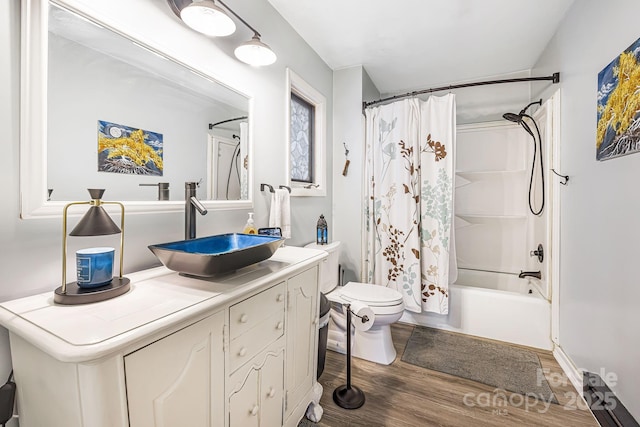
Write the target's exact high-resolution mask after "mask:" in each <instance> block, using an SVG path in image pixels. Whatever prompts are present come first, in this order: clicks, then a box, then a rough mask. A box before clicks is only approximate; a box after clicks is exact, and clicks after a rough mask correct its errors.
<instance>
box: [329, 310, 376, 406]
mask: <svg viewBox="0 0 640 427" xmlns="http://www.w3.org/2000/svg"><path fill="white" fill-rule="evenodd" d="M345 308H346V310H347V384H346V385H341V386H340V387H338V388H336V389H335V390H334V391H333V401H334V402H336V405H338V406H339V407H341V408H344V409H358V408H359V407H361V406H362V405H364V400H365V399H364V392H363V391H362V390H360V389H359V388H358V387H356V386H354V385H351V315H352V314H353V315H354V316H356V317H359V318H360V319H361V320H362V323H366V322H368V321H369V318H368V317H367V316H358V315H357V314H355V313H352V312H351V304H345Z"/></svg>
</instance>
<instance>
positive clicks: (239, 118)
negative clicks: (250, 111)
mask: <svg viewBox="0 0 640 427" xmlns="http://www.w3.org/2000/svg"><path fill="white" fill-rule="evenodd" d="M244 119H248V117H247V116H240V117H234V118H233V119H229V120H223V121H221V122H217V123H213V124H211V123H209V130H211V129H213V128H214V127H216V126H218V125H221V124H223V123H229V122H235V121H236V120H244Z"/></svg>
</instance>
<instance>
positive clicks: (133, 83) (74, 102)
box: [46, 4, 250, 201]
mask: <svg viewBox="0 0 640 427" xmlns="http://www.w3.org/2000/svg"><path fill="white" fill-rule="evenodd" d="M48 47H49V49H48V76H47V78H48V87H47V107H48V108H47V115H48V116H47V129H46V134H47V146H46V148H47V173H46V185H47V188H48V194H49V200H51V201H67V200H84V199H85V198H86V191H87V190H86V189H87V188H106V189H107V190H108V192H109V197H110V199H113V200H121V201H153V200H171V201H178V200H184V183H185V182H187V181H192V182H198V183H199V188H198V193H197V197H198V198H199V199H202V200H246V199H247V198H248V191H247V187H248V178H249V174H248V163H249V162H248V153H249V152H250V150H249V146H248V133H249V132H248V100H247V98H245V97H244V96H242V95H240V94H238V93H236V92H235V91H232V90H230V89H228V88H226V87H224V86H222V85H220V84H218V83H216V82H214V81H212V80H211V79H209V78H207V77H205V76H204V75H202V74H200V73H198V72H195V71H194V70H192V69H190V68H188V67H185V66H184V65H183V64H179V63H177V62H175V61H173V60H171V59H169V58H167V57H165V56H162V55H160V54H158V53H156V52H153V51H151V50H149V49H147V48H145V47H143V46H142V45H141V44H139V43H136V42H134V41H132V40H130V39H129V38H126V37H124V36H122V35H120V34H117V33H116V32H114V31H111V30H109V29H106V28H104V27H102V26H100V25H98V24H96V23H94V22H92V21H89V20H87V19H85V18H83V17H80V16H78V15H76V14H74V13H71V12H69V11H67V10H65V9H63V8H60V7H58V6H55V5H53V4H51V5H50V8H49V33H48Z"/></svg>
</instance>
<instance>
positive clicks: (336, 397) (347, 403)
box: [333, 385, 365, 409]
mask: <svg viewBox="0 0 640 427" xmlns="http://www.w3.org/2000/svg"><path fill="white" fill-rule="evenodd" d="M364 400H365V399H364V393H363V392H362V390H360V389H359V388H358V387H356V386H353V385H352V386H351V387H348V386H346V385H341V386H340V387H338V388H336V389H335V390H334V391H333V401H334V402H335V403H336V405H338V406H339V407H341V408H344V409H358V408H359V407H361V406H362V405H364Z"/></svg>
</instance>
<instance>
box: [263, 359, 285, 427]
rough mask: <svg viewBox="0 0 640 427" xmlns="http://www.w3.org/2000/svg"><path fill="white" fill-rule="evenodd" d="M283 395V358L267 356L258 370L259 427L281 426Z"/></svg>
mask: <svg viewBox="0 0 640 427" xmlns="http://www.w3.org/2000/svg"><path fill="white" fill-rule="evenodd" d="M283 394H284V356H283V352H280V353H278V355H277V356H274V355H271V354H269V355H268V356H267V360H266V362H265V364H264V366H263V367H262V369H260V405H261V409H260V426H261V427H272V426H281V425H282V409H283V408H282V395H283Z"/></svg>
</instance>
